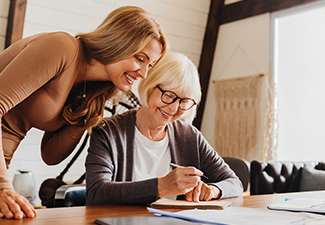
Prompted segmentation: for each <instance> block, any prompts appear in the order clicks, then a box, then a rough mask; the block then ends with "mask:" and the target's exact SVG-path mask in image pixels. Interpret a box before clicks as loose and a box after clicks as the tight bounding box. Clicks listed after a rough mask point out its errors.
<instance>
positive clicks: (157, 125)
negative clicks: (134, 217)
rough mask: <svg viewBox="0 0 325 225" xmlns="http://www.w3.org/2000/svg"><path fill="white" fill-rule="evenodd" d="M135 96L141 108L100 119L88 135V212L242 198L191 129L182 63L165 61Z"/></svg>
mask: <svg viewBox="0 0 325 225" xmlns="http://www.w3.org/2000/svg"><path fill="white" fill-rule="evenodd" d="M138 92H139V97H140V100H141V102H142V103H143V106H142V107H140V108H139V109H138V110H131V111H128V112H126V113H124V114H120V115H117V116H113V117H111V118H105V119H104V120H103V123H102V124H99V125H98V126H97V127H96V128H94V129H93V133H92V137H91V140H90V147H89V149H88V155H87V159H86V186H87V195H86V204H87V205H104V204H145V205H147V204H150V203H152V202H154V201H156V200H157V199H158V198H161V197H168V196H169V197H168V198H170V197H171V196H174V195H177V196H178V197H177V198H178V199H186V200H187V201H199V200H203V201H208V200H211V199H218V198H228V197H234V196H240V195H242V192H243V188H242V184H241V181H240V180H239V178H238V177H237V176H236V175H235V173H234V172H233V171H232V170H231V169H230V168H229V166H228V165H227V164H226V163H225V162H224V161H223V159H222V158H221V157H220V156H219V155H218V153H217V152H216V151H215V150H214V149H213V148H212V147H211V146H210V145H209V143H208V142H207V140H206V139H205V138H204V137H203V135H202V134H201V133H200V132H199V131H198V130H197V129H196V128H195V127H194V126H192V125H191V122H192V120H193V119H194V117H195V114H196V107H197V105H198V104H199V102H200V98H201V88H200V83H199V77H198V72H197V69H196V67H195V66H194V64H193V63H192V62H191V61H190V60H189V59H188V58H187V57H186V56H184V55H182V54H179V53H178V54H177V53H169V54H167V55H165V56H164V58H162V59H161V60H160V61H159V63H157V64H156V66H155V67H154V68H153V69H152V70H151V71H150V72H149V76H148V78H147V79H146V80H143V81H141V82H140V84H139V87H138ZM172 163H175V164H178V165H181V166H182V167H181V168H175V167H173V164H172ZM202 172H203V173H204V175H205V176H206V177H208V179H207V178H206V177H203V176H202V175H203V173H202ZM201 176H202V177H201Z"/></svg>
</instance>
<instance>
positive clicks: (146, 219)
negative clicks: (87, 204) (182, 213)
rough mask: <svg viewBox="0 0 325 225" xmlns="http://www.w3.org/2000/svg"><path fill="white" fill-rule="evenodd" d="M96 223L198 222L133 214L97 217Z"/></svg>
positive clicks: (162, 224)
mask: <svg viewBox="0 0 325 225" xmlns="http://www.w3.org/2000/svg"><path fill="white" fill-rule="evenodd" d="M95 223H96V224H99V225H149V224H150V225H152V224H155V225H165V224H168V225H199V224H200V223H193V222H188V221H185V220H181V219H176V218H171V217H164V216H134V217H113V218H97V219H96V220H95Z"/></svg>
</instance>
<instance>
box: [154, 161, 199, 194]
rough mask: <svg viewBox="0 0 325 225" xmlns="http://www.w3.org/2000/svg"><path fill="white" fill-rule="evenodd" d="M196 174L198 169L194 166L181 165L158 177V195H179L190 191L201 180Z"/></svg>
mask: <svg viewBox="0 0 325 225" xmlns="http://www.w3.org/2000/svg"><path fill="white" fill-rule="evenodd" d="M196 174H200V171H199V170H196V169H195V168H194V167H181V168H176V169H174V170H172V171H171V172H169V173H168V174H167V175H166V176H164V177H161V178H158V197H165V196H168V195H180V194H185V193H187V192H189V191H191V190H192V189H193V188H194V187H196V186H197V185H198V182H199V181H200V180H201V178H200V177H199V176H198V175H196Z"/></svg>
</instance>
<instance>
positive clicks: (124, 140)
mask: <svg viewBox="0 0 325 225" xmlns="http://www.w3.org/2000/svg"><path fill="white" fill-rule="evenodd" d="M133 113H134V112H133ZM125 115H126V116H125ZM125 115H124V116H123V118H122V117H113V118H111V120H110V121H111V122H110V123H105V125H104V126H103V125H98V126H97V128H95V129H93V132H92V134H91V140H90V147H89V149H88V155H87V159H86V186H87V197H86V198H87V200H86V204H87V205H104V204H143V205H146V204H150V203H151V202H153V201H155V200H157V194H158V193H157V191H158V189H157V186H158V179H157V178H152V179H148V180H144V181H137V182H134V181H132V175H133V145H134V124H135V123H134V119H135V118H134V115H133V114H132V113H130V112H127V114H125Z"/></svg>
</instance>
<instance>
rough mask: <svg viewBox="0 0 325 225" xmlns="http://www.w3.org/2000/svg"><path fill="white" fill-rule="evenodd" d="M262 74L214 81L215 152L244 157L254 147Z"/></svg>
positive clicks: (256, 141) (256, 137)
mask: <svg viewBox="0 0 325 225" xmlns="http://www.w3.org/2000/svg"><path fill="white" fill-rule="evenodd" d="M262 76H263V75H254V76H249V77H241V78H233V79H226V80H218V81H214V83H215V96H216V106H217V107H216V124H215V146H216V147H215V148H216V149H215V150H216V151H217V152H218V154H219V155H221V156H237V157H241V158H244V159H248V157H249V156H250V155H251V153H253V152H254V151H256V150H257V146H258V136H259V135H258V132H259V129H258V128H259V118H260V117H259V114H260V107H259V105H260V88H261V77H262Z"/></svg>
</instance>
